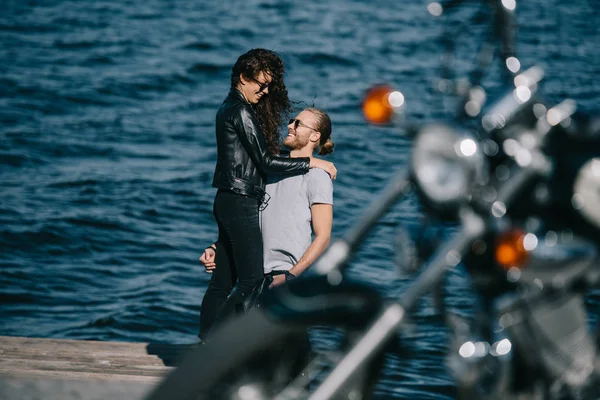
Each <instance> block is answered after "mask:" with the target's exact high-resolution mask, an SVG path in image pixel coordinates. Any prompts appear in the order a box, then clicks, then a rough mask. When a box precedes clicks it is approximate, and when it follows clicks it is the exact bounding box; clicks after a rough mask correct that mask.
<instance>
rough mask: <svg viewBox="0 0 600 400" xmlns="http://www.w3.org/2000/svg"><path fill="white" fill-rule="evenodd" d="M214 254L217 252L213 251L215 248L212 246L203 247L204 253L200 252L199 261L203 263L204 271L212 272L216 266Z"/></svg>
mask: <svg viewBox="0 0 600 400" xmlns="http://www.w3.org/2000/svg"><path fill="white" fill-rule="evenodd" d="M216 255H217V252H216V251H215V249H213V248H212V247H207V248H206V249H204V253H202V256H200V262H201V263H202V264H203V265H204V268H205V269H206V272H208V273H209V274H212V273H213V270H214V269H215V268H216V267H217V264H215V256H216Z"/></svg>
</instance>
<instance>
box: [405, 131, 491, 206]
mask: <svg viewBox="0 0 600 400" xmlns="http://www.w3.org/2000/svg"><path fill="white" fill-rule="evenodd" d="M485 162H486V159H485V156H484V155H483V152H482V151H481V148H480V145H479V143H478V142H477V141H476V140H475V139H474V137H473V136H471V135H469V134H466V133H462V132H459V131H457V130H455V129H454V128H452V127H450V126H447V125H443V124H432V125H428V126H425V127H424V128H422V129H421V130H420V131H419V133H418V134H417V136H416V138H415V142H414V145H413V150H412V159H411V169H412V174H413V177H414V180H415V183H416V184H417V186H418V189H419V191H420V192H421V194H422V195H423V196H424V200H425V201H426V202H427V203H428V205H430V206H431V207H432V208H434V209H435V210H436V211H438V212H439V213H440V214H442V215H452V216H453V215H455V214H456V212H457V211H458V209H459V207H460V205H461V204H463V203H464V202H465V201H467V200H468V199H469V198H470V196H471V189H472V187H473V185H474V184H477V183H483V182H484V181H485V176H486V175H485V171H486V169H485Z"/></svg>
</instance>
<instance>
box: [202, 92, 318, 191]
mask: <svg viewBox="0 0 600 400" xmlns="http://www.w3.org/2000/svg"><path fill="white" fill-rule="evenodd" d="M309 166H310V158H308V157H302V158H283V157H275V156H272V155H270V153H269V151H268V149H267V143H266V142H265V138H264V135H263V133H262V130H261V128H260V125H259V122H258V117H257V115H256V113H255V111H254V109H253V108H252V106H251V105H250V104H248V103H247V102H246V99H245V98H244V95H242V93H241V92H240V91H239V90H237V89H235V88H233V89H231V91H230V92H229V95H228V96H227V98H226V99H225V101H223V105H222V106H221V108H220V109H219V111H218V112H217V166H216V168H215V175H214V178H213V183H212V186H213V187H215V188H219V189H226V190H231V191H233V192H236V193H239V194H242V195H246V196H250V197H253V198H256V199H259V200H261V201H262V200H263V197H264V195H265V183H266V178H267V173H274V172H278V173H288V174H298V173H300V174H303V173H306V172H308V169H309Z"/></svg>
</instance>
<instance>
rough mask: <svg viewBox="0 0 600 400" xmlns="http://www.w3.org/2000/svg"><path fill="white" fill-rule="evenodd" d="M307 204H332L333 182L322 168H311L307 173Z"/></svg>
mask: <svg viewBox="0 0 600 400" xmlns="http://www.w3.org/2000/svg"><path fill="white" fill-rule="evenodd" d="M307 193H308V204H310V205H311V206H312V205H313V204H332V205H333V182H332V181H331V178H330V177H329V174H328V173H327V172H325V171H323V170H322V169H318V168H313V169H311V170H310V172H309V173H308V190H307Z"/></svg>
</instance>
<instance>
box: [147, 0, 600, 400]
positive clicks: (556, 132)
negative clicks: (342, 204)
mask: <svg viewBox="0 0 600 400" xmlns="http://www.w3.org/2000/svg"><path fill="white" fill-rule="evenodd" d="M459 3H460V2H458V1H453V2H450V3H448V4H446V8H451V7H453V6H456V5H458V4H459ZM488 3H489V5H490V6H491V9H492V10H493V15H494V18H493V26H494V29H493V30H492V32H493V33H494V34H493V35H492V36H491V38H490V40H489V41H488V42H486V43H484V44H483V45H482V46H481V49H480V57H478V60H479V61H480V63H479V65H477V67H476V68H475V69H474V71H473V73H472V75H471V80H470V83H469V85H467V86H466V88H464V87H463V89H462V91H461V93H459V94H460V95H461V98H462V100H461V102H460V107H459V113H458V115H457V116H456V117H455V118H454V119H453V121H452V122H444V123H430V124H426V125H424V126H418V127H414V126H406V127H405V128H406V130H407V131H408V132H409V134H410V135H411V136H412V137H413V143H412V148H411V160H410V165H409V169H408V171H402V172H401V173H400V174H398V176H396V177H395V178H394V179H392V181H391V182H390V183H389V185H388V187H387V188H386V189H385V190H384V191H383V192H382V193H381V194H380V195H379V197H378V198H377V199H376V200H375V201H374V202H373V203H372V205H371V206H370V207H369V208H368V209H367V210H366V211H365V213H364V215H363V216H362V218H361V219H360V220H359V221H358V222H357V223H356V224H355V225H354V226H353V227H352V228H351V229H350V230H349V231H348V232H347V233H346V234H345V235H344V236H343V237H342V238H340V239H339V240H337V241H335V242H334V243H332V244H331V246H330V247H329V249H328V250H327V251H326V253H325V254H324V255H323V256H322V257H321V258H320V259H319V261H318V262H317V263H316V265H315V266H313V270H315V272H316V273H317V275H318V276H316V277H311V278H306V279H298V280H296V281H292V282H290V283H289V284H287V285H284V286H282V287H280V288H278V289H277V290H273V291H270V293H269V294H268V296H266V298H265V299H264V304H263V306H262V308H261V309H260V310H258V311H253V312H251V313H249V314H247V315H245V316H244V317H242V318H240V319H237V320H234V321H231V323H229V324H227V325H225V326H223V327H222V328H221V329H220V330H219V331H218V333H217V334H216V335H215V337H214V339H213V341H212V342H210V343H209V344H208V345H205V346H201V347H200V348H198V349H197V350H196V351H195V352H194V353H193V354H191V355H190V357H188V358H187V359H186V360H185V361H184V362H183V363H182V365H181V366H179V367H178V368H177V369H176V370H175V371H174V372H173V373H172V374H171V375H169V376H168V377H167V378H166V379H165V380H164V381H163V383H162V384H161V385H159V386H158V387H157V388H156V390H155V391H153V392H152V393H151V394H150V395H149V396H148V399H152V400H154V399H166V398H210V399H213V398H222V399H240V400H241V399H248V400H250V399H311V400H325V399H338V398H346V399H366V398H369V397H370V396H371V393H372V389H373V385H374V383H375V382H376V380H377V376H378V374H379V372H380V370H381V367H382V364H383V362H382V361H383V358H384V355H385V353H386V352H387V351H397V350H398V348H399V347H401V343H399V342H398V335H397V333H398V330H399V328H400V327H401V326H403V324H404V323H405V322H406V319H407V316H408V313H409V311H411V310H412V309H414V308H415V307H417V306H418V304H419V300H420V299H421V298H422V296H423V295H425V294H427V293H430V292H433V294H434V303H435V305H436V309H437V311H438V314H439V315H440V316H441V318H442V320H443V321H444V323H445V324H446V325H447V327H448V328H449V332H450V340H449V343H450V344H449V347H448V354H447V357H446V358H447V359H446V361H447V365H448V367H449V369H450V371H451V373H452V375H453V377H454V378H455V380H456V385H457V389H458V397H459V398H461V399H490V400H491V399H532V400H533V399H535V400H537V399H540V400H542V399H543V400H547V399H548V400H558V399H597V398H600V363H599V361H598V360H599V359H598V354H597V345H598V342H599V341H598V336H597V335H598V333H597V332H596V333H595V332H594V330H593V329H591V328H590V327H589V326H588V313H587V311H586V308H585V301H584V296H585V293H586V291H587V290H589V289H591V288H594V287H596V286H598V284H599V283H600V268H599V263H598V249H599V245H600V120H599V119H598V118H596V117H594V116H592V117H590V116H586V115H582V114H581V113H578V112H577V110H576V104H575V102H574V101H572V100H569V99H567V100H564V101H562V102H561V103H559V104H556V105H551V104H548V103H547V102H546V101H545V100H544V99H543V98H542V96H541V95H540V91H539V89H540V86H541V85H542V83H543V74H544V73H543V70H542V69H541V68H539V67H533V68H530V69H528V70H526V71H523V72H518V71H519V70H520V68H517V67H515V64H517V63H518V59H517V58H516V57H515V54H514V46H513V41H514V21H513V20H514V9H515V7H514V1H509V0H502V1H489V2H488ZM429 8H430V11H431V12H432V13H433V14H437V13H441V9H442V8H443V6H442V5H440V4H438V3H432V4H430V5H429ZM494 43H498V44H497V45H495V44H494ZM494 54H497V55H498V56H499V57H498V58H499V59H500V61H501V64H502V67H503V70H504V76H505V79H506V82H507V84H506V92H505V93H504V94H503V95H500V96H498V98H496V99H495V100H494V101H492V102H487V97H488V96H487V95H486V93H485V91H484V89H483V88H482V87H481V86H480V81H481V77H482V76H483V75H484V72H485V70H486V69H487V68H488V66H489V65H490V63H491V60H492V58H493V57H492V55H494ZM403 104H404V97H403V95H402V93H401V92H399V91H394V90H393V89H391V88H389V87H376V88H374V89H373V90H371V91H370V92H369V93H368V94H367V97H366V98H365V101H364V104H363V110H364V113H365V116H366V118H367V119H368V120H369V121H371V122H374V123H387V122H389V121H390V120H392V119H393V118H394V116H395V115H398V114H399V113H400V112H401V110H402V108H403ZM467 120H469V121H471V122H473V121H474V123H471V124H469V122H468V121H467ZM410 192H415V193H417V194H418V197H419V199H420V200H421V202H422V204H423V206H424V210H425V211H424V212H425V214H426V215H427V216H428V217H430V218H431V219H432V220H440V221H444V222H452V223H454V224H455V225H456V231H455V232H454V233H453V234H452V235H450V237H449V238H446V239H442V238H441V237H437V236H435V235H434V239H432V238H431V236H428V235H426V234H424V235H422V236H421V237H420V238H417V240H412V238H410V235H408V234H407V233H406V232H405V231H403V232H401V233H400V234H399V238H400V240H399V241H398V248H399V249H400V250H401V252H400V253H401V255H400V256H399V260H400V262H401V264H402V265H403V266H405V267H406V268H407V269H409V270H413V269H419V270H420V272H419V275H418V277H417V278H416V279H415V280H414V282H413V283H412V284H411V285H410V286H409V288H408V290H407V291H405V292H404V293H403V295H402V296H401V298H400V299H399V300H398V301H389V300H384V299H383V298H382V297H381V295H380V294H379V293H377V292H376V291H375V290H373V289H372V288H370V287H368V286H366V285H364V284H362V283H358V282H351V281H349V280H348V279H347V278H346V277H345V276H344V274H343V272H344V270H345V268H346V267H347V265H348V261H349V259H350V257H351V255H352V254H353V253H354V252H355V251H356V250H357V249H358V248H359V247H360V245H361V243H362V242H363V241H364V238H365V236H366V235H367V234H368V232H369V231H370V230H371V229H372V228H373V227H374V226H375V224H376V223H377V221H378V220H379V219H380V217H381V216H382V215H384V214H385V213H386V212H387V211H388V210H389V208H390V207H391V206H392V205H394V204H395V203H396V202H397V201H398V200H399V199H401V198H402V197H404V196H406V195H407V194H408V193H410ZM459 264H462V265H463V266H464V268H465V269H466V271H467V272H468V274H469V276H470V278H471V281H470V282H471V285H472V290H473V292H474V293H475V294H476V298H477V302H476V304H475V306H474V307H475V310H474V313H473V316H472V317H470V318H465V317H461V316H459V315H458V314H456V313H453V312H452V311H451V310H449V309H448V308H447V307H446V305H445V302H444V290H443V289H444V278H445V276H446V274H447V272H448V271H449V270H450V269H452V268H455V267H456V266H458V265H459ZM323 325H325V326H334V327H338V328H340V330H341V332H343V335H342V336H343V337H342V339H341V340H340V346H339V349H335V350H332V351H330V352H327V353H323V354H315V353H313V352H312V351H311V350H310V347H309V346H308V345H307V343H308V342H307V339H306V330H307V329H309V328H311V327H315V326H323Z"/></svg>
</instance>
